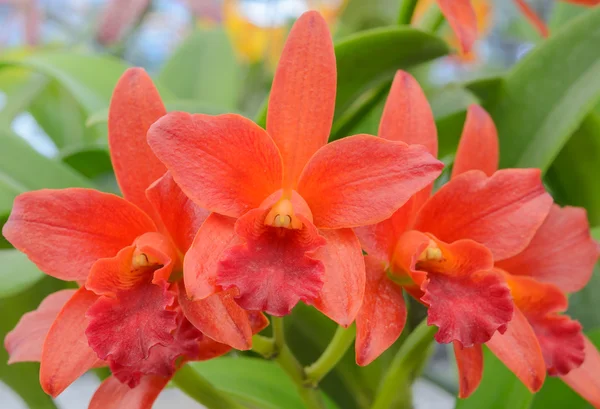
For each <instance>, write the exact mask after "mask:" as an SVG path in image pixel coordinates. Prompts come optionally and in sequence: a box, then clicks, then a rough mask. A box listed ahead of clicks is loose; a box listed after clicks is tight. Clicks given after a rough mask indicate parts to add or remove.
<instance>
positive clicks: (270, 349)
mask: <svg viewBox="0 0 600 409" xmlns="http://www.w3.org/2000/svg"><path fill="white" fill-rule="evenodd" d="M271 325H272V326H273V338H266V337H263V336H261V335H254V336H253V337H252V350H253V351H254V352H256V353H258V354H260V355H262V356H263V357H264V358H266V359H273V360H275V362H277V364H278V365H279V366H280V367H281V368H282V369H283V370H284V371H285V373H286V374H287V375H288V376H289V378H290V379H291V380H292V381H293V382H294V384H295V385H296V388H297V389H298V393H299V394H300V397H301V398H302V400H303V401H304V404H305V405H306V407H307V408H308V409H325V403H324V402H323V399H322V398H321V393H320V392H319V390H318V389H317V388H316V387H313V386H312V384H311V383H310V382H308V379H307V377H306V372H305V371H304V368H303V367H302V365H301V364H300V362H298V360H297V359H296V357H295V356H294V354H293V353H292V351H291V350H290V348H289V347H288V346H287V345H286V344H285V334H284V327H283V319H282V318H277V317H271Z"/></svg>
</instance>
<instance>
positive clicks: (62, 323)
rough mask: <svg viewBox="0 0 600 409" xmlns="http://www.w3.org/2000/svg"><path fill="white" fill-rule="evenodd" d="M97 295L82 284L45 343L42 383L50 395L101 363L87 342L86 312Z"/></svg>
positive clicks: (57, 319)
mask: <svg viewBox="0 0 600 409" xmlns="http://www.w3.org/2000/svg"><path fill="white" fill-rule="evenodd" d="M97 299H98V296H96V294H94V293H92V292H91V291H88V290H86V289H85V288H80V289H79V290H77V291H76V292H75V294H73V296H72V297H71V298H70V299H69V301H67V302H66V303H65V305H64V306H63V308H62V309H61V310H60V312H59V313H58V315H57V316H56V319H55V320H54V323H53V324H52V326H51V327H50V329H49V330H48V335H47V336H46V339H45V341H44V346H43V347H42V357H41V360H40V362H41V366H40V383H41V385H42V389H43V390H44V392H46V393H47V394H48V395H51V396H52V397H56V396H58V395H60V393H61V392H62V391H64V390H65V389H66V388H67V386H69V385H70V384H71V383H72V382H73V381H75V380H76V379H77V378H79V377H80V376H81V375H83V374H84V373H85V372H86V371H87V370H88V369H90V368H92V367H93V366H95V365H96V364H98V363H99V359H98V356H97V355H96V353H95V352H94V351H93V350H92V349H91V348H90V347H89V346H88V342H87V339H86V337H85V328H86V327H87V324H88V321H87V319H86V316H85V313H86V311H87V310H88V308H89V307H90V306H91V305H92V304H93V303H94V302H95V301H96V300H97Z"/></svg>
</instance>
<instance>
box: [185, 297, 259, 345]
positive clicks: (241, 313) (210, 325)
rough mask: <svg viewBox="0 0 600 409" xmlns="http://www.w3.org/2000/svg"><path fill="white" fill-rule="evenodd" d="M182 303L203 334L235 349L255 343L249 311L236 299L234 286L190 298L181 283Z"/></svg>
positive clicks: (188, 317) (189, 318)
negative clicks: (204, 295) (200, 296)
mask: <svg viewBox="0 0 600 409" xmlns="http://www.w3.org/2000/svg"><path fill="white" fill-rule="evenodd" d="M179 303H180V305H181V308H182V309H183V312H184V314H185V316H186V318H187V319H188V320H190V322H191V323H192V324H194V326H195V327H196V328H198V329H199V330H200V331H201V332H202V333H203V334H204V335H207V336H209V337H210V338H212V339H214V340H215V341H217V342H220V343H223V344H227V345H230V346H232V347H233V348H235V349H241V350H246V349H250V347H251V346H252V328H251V327H250V321H249V320H248V313H247V312H246V311H245V310H243V309H242V308H241V307H240V306H239V305H238V304H237V303H236V302H235V300H234V299H233V292H232V290H230V291H222V292H219V293H216V294H213V295H211V296H210V297H206V298H204V299H202V300H198V301H191V300H190V299H189V298H187V296H186V295H185V289H184V288H183V286H179Z"/></svg>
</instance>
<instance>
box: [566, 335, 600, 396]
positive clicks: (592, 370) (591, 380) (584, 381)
mask: <svg viewBox="0 0 600 409" xmlns="http://www.w3.org/2000/svg"><path fill="white" fill-rule="evenodd" d="M584 343H585V361H583V365H581V366H580V367H579V368H577V369H574V370H572V371H571V372H569V373H568V374H566V375H562V376H561V377H560V379H562V380H563V381H564V382H565V383H566V384H567V385H569V386H570V387H571V389H573V390H574V391H575V392H577V393H578V394H579V395H581V396H582V397H583V398H584V399H585V400H587V401H588V402H590V403H591V404H592V405H593V406H594V407H595V408H600V377H598V374H599V373H600V353H598V350H597V349H596V347H595V346H594V344H592V342H591V341H590V340H589V339H588V338H587V337H584Z"/></svg>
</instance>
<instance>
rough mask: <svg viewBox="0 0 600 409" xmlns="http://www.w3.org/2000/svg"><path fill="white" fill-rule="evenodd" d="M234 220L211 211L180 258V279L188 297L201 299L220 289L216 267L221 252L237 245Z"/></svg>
mask: <svg viewBox="0 0 600 409" xmlns="http://www.w3.org/2000/svg"><path fill="white" fill-rule="evenodd" d="M234 224H235V219H232V218H229V217H226V216H221V215H219V214H216V213H212V214H211V215H210V216H208V218H207V219H206V221H205V222H204V223H203V224H202V226H201V227H200V230H198V233H197V234H196V237H195V238H194V242H193V243H192V246H191V247H190V249H189V250H188V252H187V253H186V255H185V258H184V260H183V279H184V281H185V288H186V291H187V294H188V296H189V297H190V298H191V299H193V300H201V299H203V298H206V297H208V296H211V295H212V294H214V293H216V292H218V291H220V290H221V289H220V288H219V287H218V286H217V284H216V280H217V267H218V265H219V260H221V256H222V254H223V251H225V250H226V249H227V248H229V247H231V246H232V245H234V244H237V243H238V241H237V239H236V236H235V231H234V229H233V228H234Z"/></svg>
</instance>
